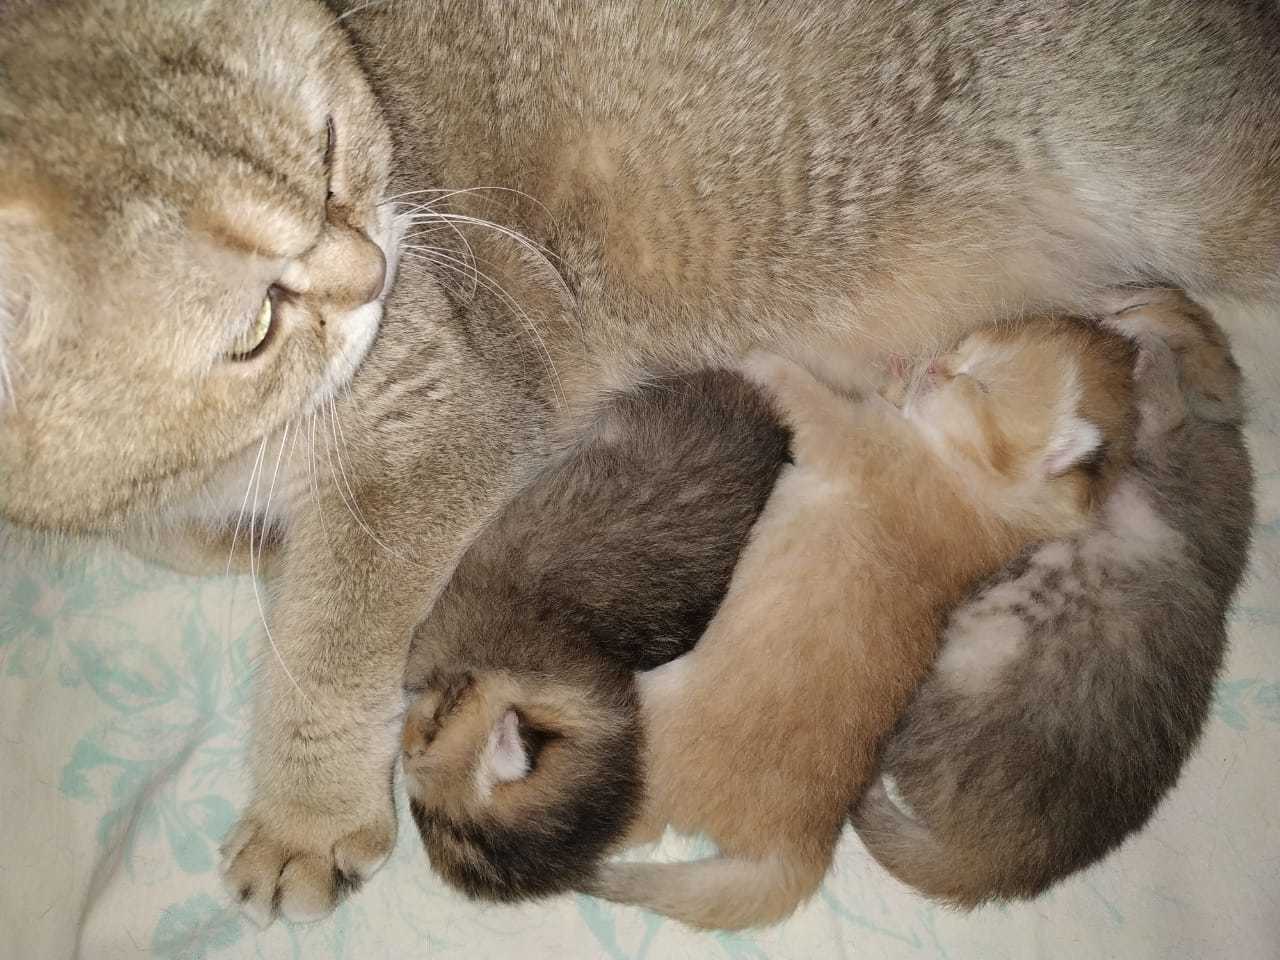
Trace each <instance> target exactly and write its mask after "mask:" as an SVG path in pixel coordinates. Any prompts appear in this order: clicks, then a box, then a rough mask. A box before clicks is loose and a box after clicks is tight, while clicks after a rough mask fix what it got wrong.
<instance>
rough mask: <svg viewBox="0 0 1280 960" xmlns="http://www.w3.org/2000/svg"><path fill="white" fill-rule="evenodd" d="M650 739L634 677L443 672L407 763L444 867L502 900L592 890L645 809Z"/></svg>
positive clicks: (430, 689)
mask: <svg viewBox="0 0 1280 960" xmlns="http://www.w3.org/2000/svg"><path fill="white" fill-rule="evenodd" d="M640 743H641V734H640V728H639V720H638V712H637V706H636V702H635V699H634V693H633V691H632V690H631V688H630V686H629V684H626V685H618V686H614V687H612V688H608V687H606V688H600V687H593V686H592V685H588V684H574V683H568V682H564V681H553V680H550V679H546V678H542V677H539V676H526V677H517V676H515V675H513V674H511V673H508V672H505V671H494V672H488V673H484V674H478V675H473V674H459V673H447V674H436V675H434V676H431V677H430V678H428V680H427V681H426V685H425V687H423V688H422V689H421V690H420V691H418V697H417V700H416V702H414V703H413V705H412V706H411V707H410V709H409V713H408V716H407V718H406V721H405V729H404V755H403V763H404V771H405V781H406V785H407V789H408V793H409V803H410V810H411V811H412V813H413V818H414V820H415V822H416V823H417V825H418V830H419V832H420V833H421V836H422V841H423V844H424V846H425V847H426V850H427V854H428V856H429V857H430V859H431V864H432V866H433V867H434V868H435V870H436V871H437V872H438V873H439V874H440V875H441V876H442V877H443V878H444V879H445V880H446V881H447V882H449V883H450V884H452V885H453V886H455V887H458V888H460V889H461V890H463V891H464V892H466V893H467V894H469V895H471V896H474V897H481V898H484V899H490V900H520V899H525V898H531V897H539V896H546V895H550V894H554V893H561V892H564V891H567V890H573V889H578V888H580V887H581V885H582V883H583V882H584V880H586V879H587V878H588V877H589V876H590V874H591V872H592V870H593V869H594V866H595V864H596V863H597V862H598V860H599V858H600V857H601V856H603V855H604V853H605V852H606V851H607V850H608V848H609V847H610V846H612V845H613V843H615V842H616V841H617V840H618V839H619V838H620V837H621V836H622V834H623V832H624V830H625V829H626V827H627V825H628V824H629V822H630V820H631V819H632V816H633V814H634V812H635V810H636V808H637V805H638V802H639V794H640V754H639V750H640Z"/></svg>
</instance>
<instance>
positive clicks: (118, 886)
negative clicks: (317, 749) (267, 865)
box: [0, 311, 1280, 960]
mask: <svg viewBox="0 0 1280 960" xmlns="http://www.w3.org/2000/svg"><path fill="white" fill-rule="evenodd" d="M1220 316H1221V319H1222V320H1223V321H1224V323H1225V324H1226V326H1227V328H1228V330H1229V332H1231V333H1232V334H1233V336H1234V339H1235V345H1236V350H1237V355H1238V357H1239V358H1240V360H1241V362H1242V363H1243V365H1244V367H1245V369H1246V372H1247V374H1248V377H1249V383H1250V388H1251V394H1252V409H1253V415H1252V426H1251V428H1250V431H1249V435H1250V441H1251V444H1252V450H1253V456H1254V463H1255V466H1256V468H1257V471H1258V476H1259V483H1258V492H1259V502H1260V513H1259V524H1258V529H1257V542H1256V546H1255V550H1254V558H1253V566H1252V574H1251V576H1250V577H1249V579H1248V582H1247V583H1246V586H1245V588H1244V591H1243V593H1242V595H1241V598H1240V601H1239V603H1238V605H1237V609H1236V611H1235V614H1234V617H1233V622H1232V649H1231V652H1230V655H1229V659H1228V665H1227V669H1226V671H1225V674H1224V676H1223V678H1222V681H1221V683H1220V684H1219V687H1218V695H1217V701H1216V705H1215V707H1214V710H1213V716H1212V718H1211V720H1210V722H1209V724H1208V730H1207V733H1206V736H1205V738H1204V742H1203V743H1202V745H1201V747H1200V749H1199V751H1198V752H1197V754H1196V755H1195V757H1194V758H1193V759H1192V761H1191V762H1190V764H1189V765H1188V767H1187V770H1186V773H1185V775H1184V777H1183V780H1182V783H1181V784H1180V785H1179V787H1178V788H1177V790H1176V791H1175V792H1174V794H1173V795H1172V796H1171V797H1170V798H1169V800H1168V801H1167V802H1166V803H1165V804H1164V805H1163V807H1162V808H1161V809H1160V812H1159V814H1158V815H1157V817H1156V819H1155V821H1154V823H1153V824H1152V825H1151V826H1149V827H1148V829H1146V830H1145V831H1144V832H1143V833H1141V834H1140V835H1139V836H1138V837H1137V838H1135V839H1134V840H1132V841H1131V842H1130V843H1129V844H1127V845H1126V846H1125V847H1124V848H1123V849H1122V850H1121V851H1120V852H1119V853H1118V854H1116V855H1113V856H1112V857H1111V858H1109V859H1108V860H1107V861H1106V862H1105V863H1103V864H1102V865H1100V866H1099V867H1097V868H1095V869H1093V870H1090V871H1088V872H1086V873H1084V874H1083V875H1080V876H1078V877H1076V878H1074V879H1072V880H1070V881H1069V882H1067V883H1065V884H1063V885H1061V886H1060V887H1059V888H1058V889H1056V890H1054V891H1052V892H1051V893H1050V894H1049V895H1047V896H1046V897H1044V898H1042V899H1041V900H1039V901H1037V902H1034V903H1029V904H1019V905H1016V906H1010V907H1005V908H987V909H983V910H979V911H977V912H975V913H972V914H960V913H955V912H952V911H949V910H945V909H941V908H937V907H934V906H932V905H930V904H928V903H927V902H925V901H923V900H922V899H920V898H918V897H916V896H914V895H913V894H911V893H910V892H909V891H907V890H906V889H904V888H903V887H901V886H900V885H899V884H897V883H895V882H894V881H893V880H892V879H890V878H889V877H888V876H887V875H886V874H884V873H883V871H881V870H880V869H879V868H878V867H877V865H876V864H875V863H874V861H872V860H871V859H870V858H869V857H868V856H867V854H866V853H865V852H864V851H863V850H862V849H861V847H860V845H859V844H858V841H857V839H856V838H855V837H854V836H852V834H850V835H848V836H847V837H846V839H845V843H844V846H843V848H842V850H841V852H840V856H839V860H838V867H837V870H836V872H835V873H834V875H833V876H832V877H831V878H830V879H829V880H828V882H827V883H826V885H825V887H824V888H823V891H822V893H821V895H820V896H819V897H818V898H817V899H816V901H815V902H813V903H812V904H811V905H810V906H808V907H807V908H806V909H804V910H803V911H802V912H800V913H799V914H797V915H796V916H795V917H794V918H792V919H791V920H790V921H788V922H787V923H785V924H783V925H782V926H779V927H777V928H775V929H772V930H768V931H765V932H761V933H756V934H751V935H745V936H714V935H696V934H692V933H689V932H687V931H685V930H683V929H681V928H680V927H679V926H678V925H676V924H675V923H670V922H664V921H662V920H660V919H658V918H655V917H652V916H648V915H645V914H642V913H641V912H639V911H636V910H632V909H627V908H619V907H613V906H610V905H606V904H602V903H599V902H596V901H593V900H590V899H587V898H572V897H565V898H562V899H559V900H556V901H553V902H549V903H543V904H539V905H530V906H524V907H520V908H502V907H493V906H484V905H476V904H471V903H468V902H466V901H465V900H463V899H462V898H461V897H460V896H457V895H455V894H453V893H451V892H449V891H448V890H446V889H445V888H444V887H442V886H441V885H440V884H439V883H437V882H436V881H435V880H434V879H433V878H432V876H431V875H430V873H429V871H428V867H427V863H426V859H425V855H424V854H423V852H422V849H421V846H420V844H419V842H418V839H417V836H416V831H415V830H414V829H413V827H412V822H411V821H410V820H409V819H408V817H407V816H405V814H404V809H403V797H401V798H400V799H401V803H402V808H401V824H402V830H401V836H400V842H399V845H398V847H397V849H396V853H395V855H394V857H393V858H392V860H391V862H390V864H389V865H388V866H387V867H386V868H384V869H383V870H382V871H381V872H380V873H379V874H378V875H377V876H376V877H374V878H373V879H372V880H371V881H370V882H369V883H368V884H367V886H366V887H365V889H364V890H363V891H362V892H361V893H360V894H359V895H358V896H356V897H355V898H354V899H353V900H352V901H351V902H349V903H347V904H345V905H344V906H342V907H341V908H340V909H339V910H338V911H337V912H336V913H335V914H334V915H333V916H332V917H331V918H329V919H326V920H323V921H320V922H318V923H315V924H312V925H310V926H289V925H287V924H284V923H277V924H275V925H274V926H272V927H271V928H269V929H268V930H266V931H264V932H259V931H258V930H257V929H256V928H255V927H254V926H253V925H252V924H251V923H249V922H248V921H247V920H246V919H244V918H242V917H241V916H240V915H239V914H238V912H237V910H236V909H235V908H234V907H233V906H231V905H230V904H229V902H228V900H227V898H226V897H225V896H224V894H223V892H222V890H221V888H220V886H219V882H218V878H217V874H216V861H217V845H218V842H219V840H220V839H221V837H222V836H223V834H224V833H225V832H226V830H227V829H228V828H229V827H230V826H231V823H232V821H233V818H234V816H235V813H236V811H237V809H238V808H239V806H240V804H241V803H242V802H243V800H244V798H245V773H244V770H243V758H244V743H245V738H246V735H247V724H248V709H247V706H246V700H247V697H246V695H247V689H248V684H249V681H250V674H251V672H252V666H253V662H254V658H255V657H256V656H260V655H261V653H260V650H261V646H260V644H261V639H260V637H261V628H260V626H259V619H258V608H257V605H256V603H255V601H254V597H253V588H252V584H251V582H250V581H248V580H244V579H241V580H219V579H211V580H203V581H202V580H195V579H189V578H183V577H180V576H177V575H172V574H168V573H165V572H163V571H160V570H158V569H155V568H151V567H147V566H145V565H144V564H142V563H140V562H138V561H136V560H134V559H132V558H130V557H128V556H126V555H124V554H121V553H117V552H114V551H109V550H100V551H97V552H93V553H90V554H86V555H83V556H77V557H75V558H73V559H72V560H71V561H70V562H66V563H59V564H54V563H53V562H51V561H43V560H35V561H33V560H32V559H30V558H29V557H14V556H6V557H0V958H3V960H8V958H14V960H46V958H50V960H53V958H64V957H71V956H81V957H85V958H89V960H115V958H136V957H146V956H154V957H163V958H175V960H176V958H182V960H202V958H206V957H207V958H219V960H232V958H247V957H265V958H272V960H274V958H306V960H312V958H317V960H329V958H333V960H337V958H343V960H370V958H381V957H388V958H397V960H399V958H404V957H457V958H466V960H482V958H487V957H495V958H497V957H511V958H517V957H608V958H636V960H639V958H644V957H650V958H654V960H666V958H701V957H720V958H742V960H756V958H775V960H782V958H795V960H801V958H806V960H808V958H824V960H825V958H839V957H845V956H848V957H857V958H859V960H872V958H898V957H904V958H905V957H912V958H914V957H937V958H982V960H996V958H1003V957H1008V958H1016V960H1022V958H1036V957H1055V958H1056V957H1062V958H1072V960H1076V958H1081V960H1093V958H1106V957H1116V958H1123V960H1139V958H1143V957H1152V958H1157V957H1158V958H1162V960H1163V958H1201V957H1204V958H1231V960H1251V958H1260V960H1261V958H1276V957H1280V763H1278V762H1277V761H1278V760H1280V313H1275V314H1271V315H1268V316H1253V317H1248V316H1245V315H1244V314H1243V313H1241V312H1238V311H1229V312H1225V313H1223V314H1221V315H1220ZM669 845H670V846H671V849H672V851H673V852H679V850H680V848H679V846H678V845H674V844H669Z"/></svg>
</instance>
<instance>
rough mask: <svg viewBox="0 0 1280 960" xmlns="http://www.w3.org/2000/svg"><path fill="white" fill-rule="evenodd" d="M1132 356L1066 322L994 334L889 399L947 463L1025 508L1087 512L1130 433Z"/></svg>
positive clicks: (910, 373)
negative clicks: (1100, 482) (1084, 510)
mask: <svg viewBox="0 0 1280 960" xmlns="http://www.w3.org/2000/svg"><path fill="white" fill-rule="evenodd" d="M1132 369H1133V350H1132V347H1131V346H1130V345H1129V343H1128V342H1127V341H1125V340H1124V339H1123V338H1121V337H1118V336H1115V335H1112V334H1109V333H1106V332H1104V331H1102V330H1099V329H1096V328H1093V327H1089V326H1087V325H1085V324H1084V323H1083V322H1077V321H1074V320H1067V319H1040V320H1034V321H1030V322H1028V323H1025V324H1022V325H1019V326H1017V327H1002V328H995V327H992V328H987V329H984V330H980V331H978V332H976V333H974V334H972V335H970V336H969V337H967V338H966V339H965V340H964V341H962V342H961V343H960V344H959V346H957V347H956V349H955V350H953V351H952V352H950V353H948V354H945V355H943V356H941V357H938V358H936V359H934V360H931V361H928V362H923V363H921V364H919V365H918V366H916V367H914V368H911V369H906V370H902V371H901V372H900V376H899V377H898V378H896V379H895V381H894V382H892V383H891V384H890V385H889V387H888V388H887V389H886V390H885V392H884V396H885V397H886V399H888V400H889V401H890V402H891V403H893V404H894V405H895V406H897V407H898V408H899V409H900V410H901V411H902V413H903V415H904V416H905V417H906V418H907V419H908V420H909V421H911V422H912V423H913V424H914V425H915V426H916V427H917V428H918V429H919V431H920V433H921V434H922V435H923V436H925V437H926V438H927V439H928V441H929V442H930V444H931V445H932V446H933V448H934V449H935V450H936V451H937V452H938V453H939V454H940V455H941V456H942V458H943V459H944V460H945V461H947V462H948V463H950V464H952V465H953V466H955V467H956V468H957V469H959V470H961V471H963V472H964V473H966V474H968V475H969V476H970V477H974V478H977V479H978V480H979V481H980V482H981V483H982V484H983V485H986V486H988V487H989V488H990V489H991V490H993V491H994V492H997V493H998V494H999V495H1000V496H1002V497H1007V498H1011V499H1012V502H1014V503H1015V504H1018V503H1023V502H1024V501H1025V505H1026V506H1036V505H1041V506H1060V507H1061V508H1062V509H1064V510H1070V509H1082V508H1084V507H1086V506H1087V505H1088V503H1090V502H1092V501H1093V494H1095V493H1096V492H1097V491H1095V490H1093V486H1094V484H1096V483H1097V482H1098V481H1099V480H1100V479H1101V478H1102V475H1103V474H1108V475H1109V473H1110V472H1112V471H1111V467H1112V465H1114V464H1116V463H1119V462H1121V461H1123V458H1124V456H1125V455H1126V454H1127V451H1128V448H1129V444H1130V441H1131V436H1132V431H1133V420H1134V410H1133V403H1132V400H1131V396H1130V394H1131V388H1132Z"/></svg>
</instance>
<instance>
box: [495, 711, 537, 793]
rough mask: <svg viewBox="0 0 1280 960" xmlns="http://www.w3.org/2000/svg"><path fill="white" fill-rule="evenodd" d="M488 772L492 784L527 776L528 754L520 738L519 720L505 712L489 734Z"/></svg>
mask: <svg viewBox="0 0 1280 960" xmlns="http://www.w3.org/2000/svg"><path fill="white" fill-rule="evenodd" d="M487 753H488V759H489V770H490V772H491V773H492V774H493V782H494V783H512V782H513V781H516V780H523V779H524V778H525V777H526V776H528V775H529V754H528V753H527V752H525V749H524V741H523V740H522V739H521V738H520V718H519V717H518V716H517V715H516V712H515V711H514V710H507V711H506V712H505V713H503V714H502V716H501V718H499V720H498V722H497V723H496V724H494V727H493V731H492V732H491V733H490V734H489V749H488V751H487Z"/></svg>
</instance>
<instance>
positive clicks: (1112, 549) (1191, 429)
mask: <svg viewBox="0 0 1280 960" xmlns="http://www.w3.org/2000/svg"><path fill="white" fill-rule="evenodd" d="M1114 309H1115V311H1116V312H1115V313H1114V314H1113V315H1112V316H1111V317H1109V318H1108V319H1107V322H1108V324H1109V325H1111V326H1112V327H1114V328H1115V329H1117V330H1120V331H1122V332H1123V333H1125V334H1127V335H1129V336H1131V337H1134V338H1135V339H1136V340H1137V341H1138V342H1139V343H1140V344H1141V353H1140V356H1139V359H1138V363H1137V372H1136V375H1135V380H1136V383H1135V389H1136V391H1137V394H1138V403H1139V408H1140V409H1141V411H1142V416H1141V422H1140V426H1139V431H1138V437H1137V442H1136V446H1135V463H1134V466H1133V469H1132V470H1130V471H1128V472H1127V473H1126V474H1125V476H1124V478H1123V480H1122V482H1121V483H1119V484H1118V485H1117V487H1116V488H1115V490H1114V491H1113V492H1112V494H1111V495H1110V497H1109V498H1108V499H1107V501H1106V503H1105V504H1104V505H1103V509H1102V511H1101V522H1100V523H1098V524H1097V525H1095V526H1094V527H1092V528H1090V529H1089V530H1088V531H1086V532H1084V533H1082V534H1080V535H1078V536H1075V537H1070V538H1068V539H1066V540H1061V541H1056V542H1053V543H1049V544H1045V545H1042V546H1038V547H1035V548H1032V549H1029V550H1027V551H1026V552H1024V553H1023V554H1022V555H1020V556H1019V557H1018V558H1017V559H1015V560H1014V561H1013V562H1012V563H1010V564H1008V565H1006V567H1005V568H1004V569H1002V570H1001V571H1000V572H999V573H998V574H996V575H995V576H994V577H993V578H991V579H990V580H989V581H987V582H986V583H984V584H982V585H980V587H979V588H978V589H976V590H975V592H974V593H973V594H972V595H971V596H970V597H969V598H968V599H967V600H966V601H965V602H964V603H963V604H962V605H960V606H959V607H958V608H956V609H955V610H953V611H952V612H951V614H950V615H949V617H948V618H947V624H946V628H945V633H944V635H943V640H942V643H943V646H942V653H941V656H940V657H939V658H938V660H937V662H936V664H935V665H934V667H933V669H932V671H930V674H929V676H928V677H927V678H926V680H925V682H924V683H923V684H922V686H921V687H920V689H919V690H918V691H917V692H916V693H915V695H914V697H913V698H912V700H911V704H910V706H909V707H908V708H907V710H906V713H905V715H904V716H903V717H902V719H901V720H900V721H899V723H898V726H897V729H896V730H895V731H894V733H893V736H892V737H891V738H890V739H889V741H888V743H887V746H886V749H885V753H884V757H883V759H882V762H881V770H880V775H879V777H878V778H877V780H876V782H875V784H874V785H873V786H872V788H871V789H870V790H868V791H867V793H866V795H865V796H864V797H863V798H862V799H861V801H860V802H859V803H858V804H857V805H856V806H855V808H854V812H853V817H852V820H853V825H854V827H855V828H856V829H857V831H858V835H859V837H860V838H861V839H862V841H863V843H864V844H866V846H867V849H868V850H870V851H871V853H872V854H873V855H874V856H875V857H876V859H877V860H879V861H880V863H881V864H883V865H884V866H885V867H886V868H887V869H888V870H889V871H890V872H891V873H893V874H894V875H895V876H897V877H898V878H899V879H901V880H903V881H904V882H906V883H908V884H911V885H912V886H914V887H916V888H917V889H918V890H920V891H921V892H923V893H926V894H928V895H930V896H932V897H936V898H939V899H942V900H946V901H949V902H951V903H953V904H956V905H960V906H973V905H975V904H978V903H982V902H984V901H987V900H993V899H1007V898H1011V897H1030V896H1035V895H1036V894H1039V893H1041V892H1042V891H1044V890H1045V888H1047V887H1048V886H1050V885H1051V884H1053V883H1055V882H1057V881H1058V880H1061V879H1062V878H1063V877H1065V876H1066V875H1068V874H1070V873H1072V872H1074V871H1076V870H1079V869H1082V868H1083V867H1086V866H1088V865H1089V864H1091V863H1093V862H1095V861H1096V860H1098V859H1099V858H1101V857H1102V856H1104V855H1105V854H1106V853H1108V852H1109V851H1110V850H1112V849H1114V848H1115V847H1117V846H1118V845H1119V844H1120V843H1122V842H1123V841H1124V840H1125V839H1126V838H1127V837H1128V836H1129V835H1130V834H1132V833H1133V832H1134V831H1136V830H1138V829H1139V828H1141V827H1142V826H1143V825H1144V824H1145V823H1146V822H1147V821H1148V820H1149V819H1150V817H1151V815H1152V814H1153V813H1154V812H1155V810H1156V808H1157V805H1158V804H1159V803H1160V801H1161V800H1162V799H1163V798H1164V796H1165V795H1166V794H1167V793H1168V791H1169V790H1170V789H1171V788H1172V787H1173V785H1174V783H1175V782H1176V781H1177V779H1178V776H1179V774H1180V773H1181V770H1182V767H1183V764H1184V762H1185V761H1186V758H1187V756H1188V755H1189V754H1190V752H1191V750H1192V749H1193V748H1194V746H1195V744H1196V742H1197V740H1198V739H1199V735H1200V730H1201V727H1202V726H1203V724H1204V720H1205V717H1206V715H1207V713H1208V709H1209V703H1210V699H1211V697H1212V691H1213V681H1214V678H1215V677H1216V675H1217V672H1218V668H1219V666H1220V665H1221V663H1222V656H1223V651H1224V649H1225V647H1226V641H1227V624H1226V615H1227V610H1228V608H1229V607H1230V604H1231V600H1232V598H1233V596H1234V595H1235V591H1236V588H1237V587H1238V586H1239V583H1240V579H1241V576H1242V575H1243V572H1244V568H1245V563H1246V561H1247V559H1248V552H1249V542H1250V529H1251V526H1252V522H1253V514H1254V508H1253V477H1252V471H1251V469H1250V466H1249V458H1248V451H1247V449H1246V447H1245V442H1244V437H1243V435H1242V432H1241V424H1242V421H1243V404H1242V402H1241V396H1240V395H1241V377H1240V370H1239V368H1238V367H1237V366H1236V364H1235V361H1234V360H1233V359H1232V356H1231V351H1230V348H1229V346H1228V343H1227V340H1226V337H1225V335H1224V334H1223V333H1222V331H1221V330H1220V329H1219V328H1218V327H1217V325H1216V324H1215V323H1214V322H1213V320H1212V319H1211V318H1210V317H1209V315H1208V314H1207V313H1206V312H1205V311H1204V310H1202V309H1201V308H1200V307H1198V306H1197V305H1196V304H1194V303H1192V302H1191V301H1190V300H1188V299H1187V298H1186V297H1185V296H1183V295H1182V294H1181V293H1180V292H1178V291H1173V290H1138V291H1132V292H1130V293H1128V294H1127V295H1125V296H1123V297H1118V298H1117V299H1116V302H1115V304H1114Z"/></svg>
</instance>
